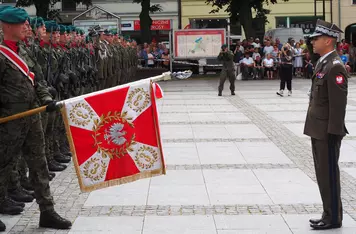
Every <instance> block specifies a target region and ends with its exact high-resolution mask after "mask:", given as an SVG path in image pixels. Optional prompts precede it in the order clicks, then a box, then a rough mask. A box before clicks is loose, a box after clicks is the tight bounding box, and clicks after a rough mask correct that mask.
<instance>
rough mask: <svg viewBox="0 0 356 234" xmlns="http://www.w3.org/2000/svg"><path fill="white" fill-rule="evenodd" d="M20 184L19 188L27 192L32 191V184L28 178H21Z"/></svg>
mask: <svg viewBox="0 0 356 234" xmlns="http://www.w3.org/2000/svg"><path fill="white" fill-rule="evenodd" d="M20 184H21V187H23V188H24V189H26V190H28V191H33V190H34V189H33V186H32V183H31V181H30V179H29V178H27V177H26V178H23V179H21V180H20Z"/></svg>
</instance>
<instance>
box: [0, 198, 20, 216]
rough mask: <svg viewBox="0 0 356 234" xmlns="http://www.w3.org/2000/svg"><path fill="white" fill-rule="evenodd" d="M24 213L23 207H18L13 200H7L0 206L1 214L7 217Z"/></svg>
mask: <svg viewBox="0 0 356 234" xmlns="http://www.w3.org/2000/svg"><path fill="white" fill-rule="evenodd" d="M21 212H23V207H21V206H16V205H15V203H13V201H12V200H11V199H5V201H4V202H3V203H1V204H0V214H7V215H18V214H21Z"/></svg>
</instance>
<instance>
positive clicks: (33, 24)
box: [30, 17, 45, 28]
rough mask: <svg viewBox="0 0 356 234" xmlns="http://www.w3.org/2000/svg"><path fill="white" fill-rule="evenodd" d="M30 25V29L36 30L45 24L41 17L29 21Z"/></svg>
mask: <svg viewBox="0 0 356 234" xmlns="http://www.w3.org/2000/svg"><path fill="white" fill-rule="evenodd" d="M30 25H31V27H32V28H38V27H41V26H43V25H45V22H44V20H43V18H42V17H32V18H31V21H30Z"/></svg>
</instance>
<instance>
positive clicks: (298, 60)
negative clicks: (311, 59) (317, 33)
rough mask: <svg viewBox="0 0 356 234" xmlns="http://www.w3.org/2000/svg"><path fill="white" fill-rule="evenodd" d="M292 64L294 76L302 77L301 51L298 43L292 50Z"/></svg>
mask: <svg viewBox="0 0 356 234" xmlns="http://www.w3.org/2000/svg"><path fill="white" fill-rule="evenodd" d="M293 52H294V62H293V66H294V68H295V72H296V76H303V75H302V68H303V56H304V53H303V49H302V48H301V47H300V43H299V42H297V43H296V44H295V48H294V51H293Z"/></svg>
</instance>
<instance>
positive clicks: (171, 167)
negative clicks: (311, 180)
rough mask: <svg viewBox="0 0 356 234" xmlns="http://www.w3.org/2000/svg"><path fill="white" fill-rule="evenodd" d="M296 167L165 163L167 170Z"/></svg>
mask: <svg viewBox="0 0 356 234" xmlns="http://www.w3.org/2000/svg"><path fill="white" fill-rule="evenodd" d="M291 168H298V167H297V166H296V165H295V164H273V163H259V164H189V165H188V164H187V165H172V164H169V165H166V169H167V170H175V171H177V170H218V169H291Z"/></svg>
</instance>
